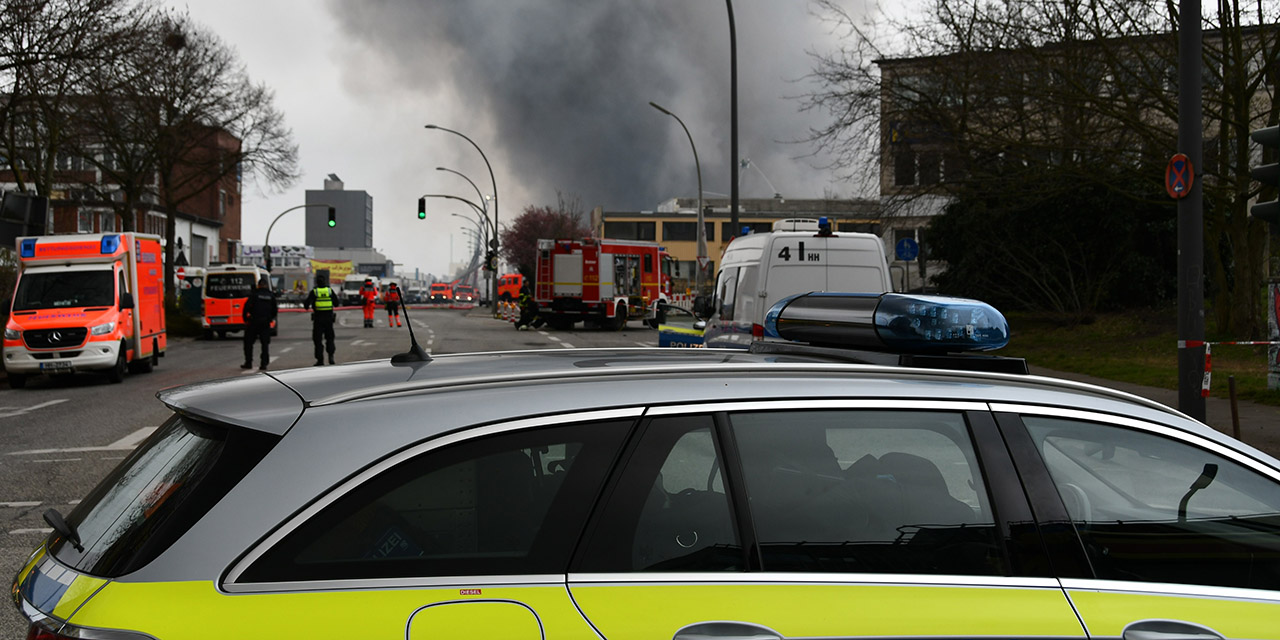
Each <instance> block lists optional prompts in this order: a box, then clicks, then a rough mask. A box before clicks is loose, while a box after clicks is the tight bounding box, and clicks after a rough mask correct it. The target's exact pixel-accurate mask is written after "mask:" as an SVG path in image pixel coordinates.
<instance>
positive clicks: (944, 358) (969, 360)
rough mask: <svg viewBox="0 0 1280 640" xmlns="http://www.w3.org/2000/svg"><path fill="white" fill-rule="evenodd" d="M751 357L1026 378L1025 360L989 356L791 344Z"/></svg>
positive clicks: (757, 346)
mask: <svg viewBox="0 0 1280 640" xmlns="http://www.w3.org/2000/svg"><path fill="white" fill-rule="evenodd" d="M749 350H750V351H751V353H758V354H772V355H796V356H808V357H819V358H823V359H829V360H836V361H839V362H849V363H853V364H874V365H882V366H891V367H910V368H915V369H947V370H951V371H980V372H985V373H1012V374H1021V375H1027V374H1029V373H1030V370H1029V369H1028V368H1027V361H1026V359H1025V358H1011V357H1007V356H988V355H976V354H936V353H895V352H890V351H875V350H871V349H848V348H841V347H824V346H820V345H811V344H800V343H794V342H770V341H757V342H753V343H751V347H750V349H749Z"/></svg>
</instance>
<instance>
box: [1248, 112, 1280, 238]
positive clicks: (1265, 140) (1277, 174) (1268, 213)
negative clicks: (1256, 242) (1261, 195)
mask: <svg viewBox="0 0 1280 640" xmlns="http://www.w3.org/2000/svg"><path fill="white" fill-rule="evenodd" d="M1249 137H1250V138H1253V141H1254V142H1257V143H1258V144H1260V145H1262V162H1263V164H1260V165H1258V166H1256V167H1254V168H1252V169H1250V170H1249V175H1251V176H1253V179H1254V180H1257V181H1258V182H1261V183H1262V185H1263V191H1264V192H1265V193H1269V194H1271V197H1273V198H1275V197H1276V193H1277V192H1276V189H1277V188H1280V162H1278V160H1280V158H1278V157H1277V154H1278V153H1280V127H1267V128H1266V129H1258V130H1257V131H1254V132H1252V133H1250V134H1249ZM1249 212H1250V213H1251V214H1253V217H1255V218H1257V219H1259V220H1266V221H1267V222H1270V223H1272V224H1277V223H1280V200H1270V201H1268V202H1259V203H1258V204H1255V205H1253V207H1252V208H1251V209H1250V210H1249Z"/></svg>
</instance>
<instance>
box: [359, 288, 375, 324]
mask: <svg viewBox="0 0 1280 640" xmlns="http://www.w3.org/2000/svg"><path fill="white" fill-rule="evenodd" d="M360 299H361V300H362V301H363V303H364V304H363V306H364V328H366V329H372V328H373V311H374V307H375V306H376V305H377V302H378V287H376V286H374V285H373V279H371V278H365V279H364V284H362V285H360Z"/></svg>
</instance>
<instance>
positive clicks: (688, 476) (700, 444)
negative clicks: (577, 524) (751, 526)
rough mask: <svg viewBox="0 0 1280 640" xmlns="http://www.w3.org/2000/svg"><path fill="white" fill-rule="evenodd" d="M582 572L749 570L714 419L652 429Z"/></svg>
mask: <svg viewBox="0 0 1280 640" xmlns="http://www.w3.org/2000/svg"><path fill="white" fill-rule="evenodd" d="M579 564H580V566H579V567H578V568H577V570H579V571H585V572H622V571H735V570H742V569H743V568H744V565H745V562H744V556H743V550H742V547H741V545H740V543H739V541H738V536H737V533H736V531H735V529H734V525H733V517H732V515H731V511H730V508H729V498H728V496H727V495H726V493H725V486H724V476H723V474H722V473H721V466H720V454H719V451H718V447H717V445H716V442H715V440H714V436H713V428H712V420H711V417H710V416H681V417H671V418H658V419H655V420H653V421H652V422H650V423H649V425H648V426H647V427H646V428H645V431H644V435H643V436H642V438H641V440H640V442H639V444H638V445H637V447H636V449H635V451H634V453H632V454H631V455H630V456H629V457H628V462H627V465H626V467H625V468H624V469H623V472H622V474H621V476H620V477H619V479H618V481H617V482H616V483H615V486H614V488H613V490H612V491H611V492H610V495H609V498H608V502H607V503H606V504H605V506H604V508H603V509H602V510H601V512H600V513H599V514H598V515H597V516H596V519H595V524H594V525H593V529H592V533H591V536H590V539H589V541H588V544H587V546H586V548H585V550H584V552H583V554H582V560H581V562H580V563H579Z"/></svg>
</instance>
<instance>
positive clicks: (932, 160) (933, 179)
mask: <svg viewBox="0 0 1280 640" xmlns="http://www.w3.org/2000/svg"><path fill="white" fill-rule="evenodd" d="M918 159H919V163H918V167H917V169H918V171H919V175H920V184H921V185H930V184H938V182H939V181H941V179H942V156H941V154H939V153H938V152H937V151H926V152H923V153H921V154H920V156H919V158H918Z"/></svg>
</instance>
